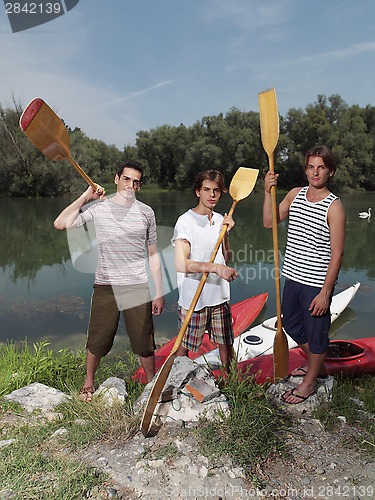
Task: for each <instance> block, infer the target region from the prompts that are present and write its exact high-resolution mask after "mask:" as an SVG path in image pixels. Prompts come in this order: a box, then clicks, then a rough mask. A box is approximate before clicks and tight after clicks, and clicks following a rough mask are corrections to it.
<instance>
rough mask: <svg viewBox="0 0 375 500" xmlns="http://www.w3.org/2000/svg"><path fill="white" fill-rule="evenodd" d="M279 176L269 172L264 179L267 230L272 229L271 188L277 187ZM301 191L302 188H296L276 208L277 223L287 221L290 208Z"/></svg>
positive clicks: (264, 221) (264, 212)
mask: <svg viewBox="0 0 375 500" xmlns="http://www.w3.org/2000/svg"><path fill="white" fill-rule="evenodd" d="M278 176H279V174H275V173H274V172H271V171H268V172H267V174H266V176H265V178H264V201H263V226H264V227H266V228H270V227H272V197H271V188H272V186H276V185H277V178H278ZM300 190H301V188H300V187H297V188H294V189H292V190H291V191H289V193H287V195H286V196H285V198H284V199H283V200H282V201H281V203H280V204H279V205H278V207H277V208H276V211H277V223H279V222H281V221H283V220H284V219H286V217H287V216H288V214H289V208H290V205H291V204H292V201H293V200H294V198H295V197H296V196H297V194H298V192H299V191H300Z"/></svg>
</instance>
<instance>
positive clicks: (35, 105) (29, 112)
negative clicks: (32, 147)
mask: <svg viewBox="0 0 375 500" xmlns="http://www.w3.org/2000/svg"><path fill="white" fill-rule="evenodd" d="M43 103H44V101H43V99H40V97H37V98H36V99H33V100H32V101H31V102H30V104H29V105H28V106H27V107H26V108H25V110H24V112H23V113H22V115H21V118H20V127H21V129H22V130H23V131H24V132H25V130H26V128H27V127H28V125H29V123H30V122H31V120H32V119H33V118H34V116H35V115H36V114H37V112H38V111H39V108H40V107H41V106H42V104H43Z"/></svg>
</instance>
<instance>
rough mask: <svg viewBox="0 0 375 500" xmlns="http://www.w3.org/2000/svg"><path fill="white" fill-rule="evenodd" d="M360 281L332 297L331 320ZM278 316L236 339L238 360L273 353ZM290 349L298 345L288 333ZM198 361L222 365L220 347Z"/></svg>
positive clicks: (341, 308) (343, 307)
mask: <svg viewBox="0 0 375 500" xmlns="http://www.w3.org/2000/svg"><path fill="white" fill-rule="evenodd" d="M360 285H361V284H360V283H356V284H355V285H352V286H350V287H349V288H347V289H346V290H344V291H342V292H339V293H337V294H336V295H334V296H333V298H332V304H331V322H332V323H333V322H334V321H336V319H337V318H338V317H339V316H340V314H341V313H342V312H343V311H344V309H345V308H346V307H347V306H348V304H349V303H350V301H351V300H352V298H353V297H354V295H355V294H356V293H357V290H358V288H359V287H360ZM276 323H277V317H276V316H274V317H273V318H269V319H267V320H265V321H263V323H261V324H260V325H257V326H254V327H253V328H250V330H247V331H246V332H244V333H241V335H239V336H238V337H236V338H235V339H234V344H233V348H234V351H235V353H236V356H237V361H238V362H240V361H245V360H247V359H251V358H255V357H258V356H263V355H264V354H271V353H272V351H273V341H274V337H275V333H276ZM287 339H288V345H289V349H292V348H293V347H297V344H296V343H295V342H294V340H293V339H292V338H291V337H289V335H288V334H287ZM194 361H195V362H196V363H199V364H202V365H209V366H210V367H211V368H213V367H217V366H220V364H221V362H220V355H219V349H213V350H212V351H210V352H208V353H206V354H204V355H203V356H200V357H199V358H196V359H195V360H194Z"/></svg>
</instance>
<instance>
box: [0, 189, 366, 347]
mask: <svg viewBox="0 0 375 500" xmlns="http://www.w3.org/2000/svg"><path fill="white" fill-rule="evenodd" d="M139 198H140V199H141V200H142V201H144V202H145V203H148V204H150V205H151V206H152V207H153V208H154V210H155V212H156V216H157V220H158V225H159V226H163V228H160V231H159V245H160V248H161V249H166V248H167V247H168V246H169V238H170V231H169V230H168V228H172V227H173V226H174V224H175V221H176V219H177V217H178V216H179V215H180V214H181V213H183V212H184V211H186V210H187V209H188V208H191V207H193V206H194V205H195V200H194V197H193V196H192V195H191V194H190V193H146V192H144V193H142V192H141V193H140V195H139ZM373 199H374V197H373V195H371V194H350V195H349V194H348V195H343V196H342V201H343V203H344V205H345V208H346V211H347V243H346V250H345V259H344V264H343V267H342V272H341V274H340V279H339V284H338V287H337V291H340V290H341V289H344V288H346V287H347V286H350V285H352V284H353V283H355V282H356V281H360V282H361V283H362V286H361V288H360V290H359V292H358V294H357V296H356V297H355V299H354V300H353V302H352V304H351V308H352V312H353V313H354V314H355V316H356V317H357V319H356V320H354V321H353V320H351V321H348V322H346V323H345V322H344V324H343V325H342V327H341V329H340V330H339V332H338V333H337V338H340V336H341V338H353V337H362V336H370V335H372V334H373V333H372V328H373V323H374V320H375V317H374V311H373V304H374V299H375V290H374V277H375V252H374V251H373V248H374V244H375V227H374V224H375V219H370V220H368V219H360V218H359V217H358V213H359V212H361V211H363V210H367V208H368V207H369V206H371V205H374V204H373V203H372V200H373ZM262 201H263V196H262V194H261V193H256V194H252V195H251V196H250V197H249V198H247V199H245V200H243V201H241V202H240V203H238V205H237V207H236V211H235V214H234V219H235V221H236V226H235V229H234V230H233V231H232V232H231V235H230V241H231V246H232V249H233V250H234V256H235V260H234V263H235V266H236V267H237V269H238V271H239V273H240V278H239V279H238V280H236V281H235V282H234V283H233V285H232V301H233V302H236V301H239V300H242V299H244V298H246V297H248V296H251V295H255V294H258V293H261V292H264V291H268V292H269V300H268V303H267V306H266V308H265V310H264V311H263V313H262V315H261V316H260V317H259V318H258V322H259V321H260V320H262V319H264V318H265V317H269V316H273V315H274V314H275V292H274V282H273V248H272V234H271V231H270V230H265V229H264V228H263V227H262ZM69 202H70V200H69V199H66V198H65V199H47V200H44V199H43V200H39V199H0V222H1V227H2V229H3V231H2V234H3V238H2V239H1V241H0V319H1V330H0V341H5V340H7V339H11V340H23V339H24V338H25V337H27V338H28V339H29V341H36V340H42V339H47V340H49V341H50V342H51V344H52V345H53V346H56V347H82V346H83V345H84V342H85V335H86V327H87V321H88V313H89V303H90V297H91V290H92V282H93V274H92V273H90V272H87V270H86V271H85V272H78V271H77V269H75V268H74V267H73V265H72V261H71V257H70V253H69V245H68V241H67V236H66V234H65V232H60V231H56V230H55V229H54V228H53V220H54V218H55V217H56V215H57V214H58V213H59V212H60V211H61V210H62V209H63V208H64V207H65V206H66V205H67V204H68V203H69ZM230 206H231V198H230V196H229V195H225V196H224V197H223V199H222V200H221V201H220V204H219V206H218V209H219V210H220V211H221V212H225V211H228V210H229V208H230ZM286 229H287V224H286V223H283V224H282V225H280V226H279V250H280V259H281V260H280V262H281V263H282V257H283V250H284V246H285V238H286ZM162 256H164V257H165V263H164V265H165V267H166V268H169V267H171V263H170V262H171V261H173V256H171V255H169V254H168V252H167V251H166V252H165V253H163V254H162ZM75 264H76V262H75ZM81 270H83V269H81ZM88 271H90V269H89V270H88ZM173 277H174V273H173V270H169V282H168V276H167V275H166V274H165V286H166V289H167V290H170V289H172V291H171V292H170V293H168V295H167V297H166V311H165V313H163V315H162V316H160V317H158V318H155V324H156V329H157V337H158V338H159V339H160V338H162V337H166V338H171V337H172V336H174V335H175V334H176V333H177V332H176V328H177V319H176V312H175V311H176V301H177V292H176V290H175V289H174V287H175V284H174V283H175V282H174V280H173ZM120 328H121V329H124V325H123V324H122V323H121V324H120ZM116 342H117V344H118V345H119V346H121V347H122V346H126V345H127V340H126V337H124V335H122V336H121V337H120V338H119V339H117V340H116Z"/></svg>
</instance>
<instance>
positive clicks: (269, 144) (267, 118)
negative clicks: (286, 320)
mask: <svg viewBox="0 0 375 500" xmlns="http://www.w3.org/2000/svg"><path fill="white" fill-rule="evenodd" d="M259 108H260V126H261V135H262V143H263V147H264V150H265V151H266V153H267V156H268V164H269V170H270V171H271V172H274V171H275V168H274V151H275V149H276V145H277V142H278V139H279V115H278V111H277V102H276V93H275V90H274V89H270V90H268V91H266V92H262V93H260V94H259ZM271 206H272V240H273V253H274V275H275V289H276V313H277V331H276V335H275V339H274V348H273V353H274V379H275V381H278V380H281V379H283V378H285V377H286V376H287V375H288V361H289V349H288V340H287V337H286V334H285V332H284V330H283V327H282V317H281V287H280V265H279V242H278V232H277V226H278V214H277V202H276V186H272V188H271Z"/></svg>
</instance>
